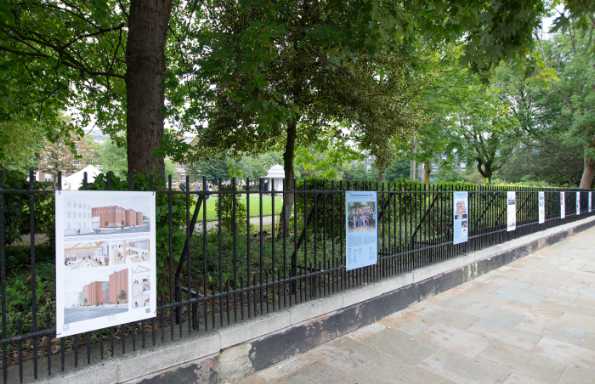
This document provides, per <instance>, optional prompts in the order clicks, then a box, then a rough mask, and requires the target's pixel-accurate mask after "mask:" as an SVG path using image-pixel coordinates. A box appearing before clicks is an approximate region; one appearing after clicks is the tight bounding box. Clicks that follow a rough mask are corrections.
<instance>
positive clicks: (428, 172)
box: [424, 160, 432, 188]
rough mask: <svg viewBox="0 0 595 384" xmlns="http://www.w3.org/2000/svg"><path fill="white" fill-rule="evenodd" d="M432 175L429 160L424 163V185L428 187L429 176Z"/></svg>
mask: <svg viewBox="0 0 595 384" xmlns="http://www.w3.org/2000/svg"><path fill="white" fill-rule="evenodd" d="M431 174H432V163H431V162H430V161H429V160H426V161H424V185H425V186H426V188H429V187H430V175H431Z"/></svg>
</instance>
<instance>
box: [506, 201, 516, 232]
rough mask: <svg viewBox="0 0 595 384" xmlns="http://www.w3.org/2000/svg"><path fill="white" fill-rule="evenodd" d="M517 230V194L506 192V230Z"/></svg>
mask: <svg viewBox="0 0 595 384" xmlns="http://www.w3.org/2000/svg"><path fill="white" fill-rule="evenodd" d="M515 229H516V192H515V191H508V192H506V230H507V231H509V232H510V231H514V230H515Z"/></svg>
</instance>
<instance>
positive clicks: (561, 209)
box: [560, 192, 566, 219]
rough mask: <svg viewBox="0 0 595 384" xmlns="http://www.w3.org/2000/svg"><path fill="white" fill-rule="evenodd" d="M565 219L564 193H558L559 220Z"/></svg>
mask: <svg viewBox="0 0 595 384" xmlns="http://www.w3.org/2000/svg"><path fill="white" fill-rule="evenodd" d="M565 217H566V194H565V193H564V192H560V219H564V218H565Z"/></svg>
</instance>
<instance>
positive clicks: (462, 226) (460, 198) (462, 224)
mask: <svg viewBox="0 0 595 384" xmlns="http://www.w3.org/2000/svg"><path fill="white" fill-rule="evenodd" d="M452 233H453V239H452V242H453V244H461V243H464V242H466V241H467V240H469V192H465V191H461V192H454V194H453V232H452Z"/></svg>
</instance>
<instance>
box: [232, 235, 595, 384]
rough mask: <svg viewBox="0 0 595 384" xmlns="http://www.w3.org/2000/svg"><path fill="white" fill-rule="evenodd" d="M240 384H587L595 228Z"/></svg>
mask: <svg viewBox="0 0 595 384" xmlns="http://www.w3.org/2000/svg"><path fill="white" fill-rule="evenodd" d="M241 383H242V384H261V383H272V384H286V383H287V384H300V383H305V384H311V383H325V384H334V383H346V384H367V383H381V384H383V383H406V384H418V383H419V384H422V383H424V384H425V383H432V384H433V383H439V384H453V383H456V384H476V383H480V384H486V383H487V384H489V383H494V384H570V383H576V384H581V383H591V384H592V383H595V228H591V229H588V230H586V231H584V232H581V233H579V234H576V235H574V236H571V237H569V238H567V239H565V240H564V241H561V242H559V243H556V244H554V245H552V246H550V247H547V248H544V249H542V250H540V251H538V252H536V253H534V254H532V255H529V256H527V257H524V258H521V259H518V260H516V261H514V262H513V263H511V264H509V265H507V266H505V267H502V268H500V269H498V270H495V271H492V272H490V273H488V274H486V275H483V276H480V277H479V278H477V279H476V280H473V281H470V282H468V283H465V284H463V285H460V286H458V287H455V288H453V289H451V290H449V291H446V292H443V293H441V294H438V295H436V296H433V297H429V298H428V299H426V300H424V301H422V302H420V303H416V304H414V305H412V306H410V307H409V308H407V309H405V310H403V311H401V312H398V313H395V314H393V315H390V316H388V317H385V318H384V319H382V320H380V321H378V322H377V323H375V324H372V325H370V326H367V327H364V328H361V329H359V330H357V331H355V332H353V333H351V334H348V335H345V336H343V337H340V338H338V339H335V340H333V341H331V342H329V343H326V344H324V345H321V346H319V347H317V348H314V349H312V350H310V351H308V352H306V353H304V354H301V355H296V356H294V357H292V358H290V359H288V360H286V361H284V362H281V363H279V364H277V365H275V366H272V367H270V368H268V369H265V370H263V371H260V372H257V373H255V374H253V375H252V376H250V377H248V378H246V379H244V380H243V381H241Z"/></svg>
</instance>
